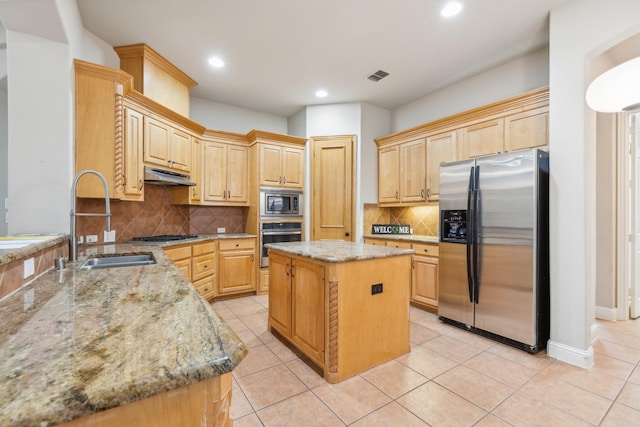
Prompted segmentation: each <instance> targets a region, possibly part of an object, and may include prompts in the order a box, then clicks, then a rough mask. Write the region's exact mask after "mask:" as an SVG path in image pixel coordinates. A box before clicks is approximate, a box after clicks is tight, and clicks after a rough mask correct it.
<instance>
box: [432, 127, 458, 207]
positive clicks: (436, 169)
mask: <svg viewBox="0 0 640 427" xmlns="http://www.w3.org/2000/svg"><path fill="white" fill-rule="evenodd" d="M454 160H457V132H453V131H452V132H445V133H441V134H437V135H431V136H429V137H427V200H429V201H430V202H432V201H436V200H439V199H440V163H442V162H452V161H454Z"/></svg>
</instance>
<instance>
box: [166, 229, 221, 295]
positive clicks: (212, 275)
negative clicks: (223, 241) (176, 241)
mask: <svg viewBox="0 0 640 427" xmlns="http://www.w3.org/2000/svg"><path fill="white" fill-rule="evenodd" d="M216 245H217V242H215V241H209V242H204V243H197V244H194V245H186V246H179V247H169V248H165V249H164V252H165V253H166V254H167V256H168V257H169V258H170V259H171V261H173V263H174V264H175V265H176V267H178V269H179V270H180V271H181V272H182V274H184V277H186V278H187V279H189V280H190V281H191V282H192V283H193V285H194V286H195V287H196V289H197V290H198V292H200V295H202V296H203V297H205V298H206V299H207V300H208V301H211V300H213V298H214V297H215V296H216V279H217V277H216V276H217V275H216V260H217V256H216V255H217V254H216V252H217V251H216Z"/></svg>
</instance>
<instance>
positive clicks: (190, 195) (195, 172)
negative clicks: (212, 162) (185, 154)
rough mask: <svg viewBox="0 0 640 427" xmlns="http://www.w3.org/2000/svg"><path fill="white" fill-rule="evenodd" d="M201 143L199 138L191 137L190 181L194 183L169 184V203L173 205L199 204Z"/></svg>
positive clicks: (200, 192) (200, 191)
mask: <svg viewBox="0 0 640 427" xmlns="http://www.w3.org/2000/svg"><path fill="white" fill-rule="evenodd" d="M201 149H202V144H201V143H200V139H199V138H193V150H191V175H190V176H191V181H193V182H195V184H196V185H191V186H184V185H175V186H171V188H170V191H171V203H173V204H174V205H200V202H201V195H202V159H201V157H202V154H201Z"/></svg>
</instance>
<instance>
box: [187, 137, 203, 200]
mask: <svg viewBox="0 0 640 427" xmlns="http://www.w3.org/2000/svg"><path fill="white" fill-rule="evenodd" d="M201 165H202V146H201V144H200V140H199V139H198V138H194V139H193V150H192V152H191V180H192V181H193V182H195V183H196V185H194V186H192V187H191V188H190V189H189V200H190V202H192V203H194V204H197V202H199V201H200V197H201V196H200V195H201V193H202V166H201Z"/></svg>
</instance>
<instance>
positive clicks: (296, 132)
mask: <svg viewBox="0 0 640 427" xmlns="http://www.w3.org/2000/svg"><path fill="white" fill-rule="evenodd" d="M287 131H288V134H289V135H293V136H299V137H300V138H306V137H307V109H306V108H303V109H302V110H300V111H298V112H297V113H295V114H294V115H293V116H290V117H289V118H288V119H287Z"/></svg>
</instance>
